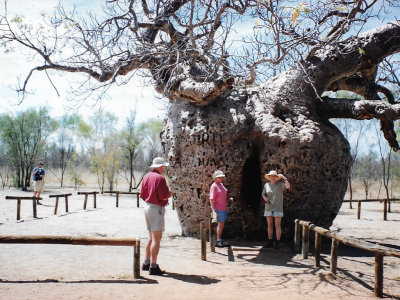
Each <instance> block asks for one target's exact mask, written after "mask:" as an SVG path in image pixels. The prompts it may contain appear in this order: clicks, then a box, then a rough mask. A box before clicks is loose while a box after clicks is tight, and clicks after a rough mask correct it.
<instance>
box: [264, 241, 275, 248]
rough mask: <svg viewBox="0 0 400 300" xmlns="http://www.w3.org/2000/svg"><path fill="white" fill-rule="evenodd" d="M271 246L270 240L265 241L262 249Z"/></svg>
mask: <svg viewBox="0 0 400 300" xmlns="http://www.w3.org/2000/svg"><path fill="white" fill-rule="evenodd" d="M272 246H273V244H272V240H267V242H266V243H265V245H264V248H271V247H272Z"/></svg>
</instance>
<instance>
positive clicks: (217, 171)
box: [213, 170, 225, 179]
mask: <svg viewBox="0 0 400 300" xmlns="http://www.w3.org/2000/svg"><path fill="white" fill-rule="evenodd" d="M218 177H225V174H224V172H222V171H221V170H216V171H215V172H214V174H213V178H214V179H215V178H218Z"/></svg>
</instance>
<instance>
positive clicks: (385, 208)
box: [383, 199, 387, 221]
mask: <svg viewBox="0 0 400 300" xmlns="http://www.w3.org/2000/svg"><path fill="white" fill-rule="evenodd" d="M386 220H387V199H384V200H383V221H386Z"/></svg>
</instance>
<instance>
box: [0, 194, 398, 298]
mask: <svg viewBox="0 0 400 300" xmlns="http://www.w3.org/2000/svg"><path fill="white" fill-rule="evenodd" d="M50 192H51V191H48V192H47V193H46V194H47V195H48V194H49V193H50ZM63 192H66V191H63ZM72 192H73V194H74V196H73V197H72V198H71V201H70V205H69V206H70V207H69V210H70V213H65V212H64V211H65V210H64V206H63V203H60V206H59V214H58V215H57V216H55V215H53V211H54V200H53V199H49V198H48V197H47V196H46V195H45V200H44V201H43V203H44V204H45V205H44V206H39V207H38V209H39V210H38V216H39V219H33V218H32V205H31V202H26V203H24V204H23V207H22V219H23V220H22V221H19V222H17V221H16V220H15V218H16V203H15V202H14V201H6V200H4V195H5V194H7V195H11V194H21V192H18V191H6V192H2V193H1V194H0V234H43V235H45V234H49V235H53V234H54V235H74V236H76V235H91V236H110V237H132V236H133V237H136V235H138V236H139V237H141V238H142V249H141V251H142V253H143V251H144V249H143V244H144V243H145V242H146V239H147V232H146V230H145V226H144V224H145V222H144V217H143V211H142V208H136V199H135V198H129V197H128V196H123V197H121V200H120V207H119V208H116V207H115V200H114V197H110V196H99V199H98V208H97V209H93V204H92V202H91V201H89V205H88V207H89V209H88V210H87V211H84V210H83V209H82V206H83V196H77V195H76V192H75V191H72ZM347 206H348V204H345V205H344V206H343V209H342V210H341V213H340V215H339V216H338V218H337V219H336V220H335V223H334V226H333V227H334V228H336V229H337V230H340V231H341V233H343V234H346V235H349V236H358V237H361V238H364V239H369V240H375V241H378V242H381V243H385V244H391V245H394V246H396V247H399V248H400V241H399V238H398V237H399V233H400V205H399V204H396V205H392V211H393V213H391V214H390V215H389V221H387V222H383V221H381V213H380V204H368V205H363V209H364V213H363V214H362V220H356V218H355V209H353V210H349V209H347V208H345V207H347ZM166 217H167V220H166V222H167V228H166V232H165V235H164V238H163V241H162V249H161V252H160V257H159V263H160V265H161V267H162V268H165V269H166V270H167V274H166V275H164V276H162V277H160V276H150V275H148V273H147V272H142V276H143V277H142V278H141V279H138V280H136V279H134V278H133V275H132V261H133V251H132V249H131V248H130V247H104V246H90V247H88V246H69V245H29V244H26V245H13V244H10V245H5V244H0V280H1V281H0V299H7V300H10V299H156V298H161V299H210V298H214V299H265V298H269V297H272V298H271V299H274V298H278V297H279V299H321V298H324V299H374V296H373V284H374V257H373V256H371V255H368V253H357V252H356V251H351V250H349V249H347V248H341V249H340V250H341V252H342V253H341V256H340V259H339V262H338V267H339V273H338V275H337V276H333V275H331V274H330V273H329V272H328V270H329V265H328V262H329V255H328V254H324V256H323V258H324V259H323V261H322V265H323V268H321V269H318V270H316V269H313V268H312V265H313V261H312V257H310V258H309V259H307V260H302V259H301V258H300V256H299V255H296V254H295V253H293V252H292V251H291V250H290V249H289V248H288V247H283V248H282V249H279V250H274V249H267V250H265V249H264V250H263V249H262V247H261V244H262V243H249V242H233V260H234V261H229V259H228V258H231V259H232V257H229V255H228V251H227V249H226V248H223V249H217V252H216V253H211V252H208V253H207V261H202V260H200V242H199V240H197V239H194V238H184V237H181V236H180V233H181V230H180V227H179V223H178V220H177V218H176V213H175V211H172V210H171V208H170V207H169V208H168V209H167V215H166ZM328 251H329V249H328ZM384 272H385V273H384V274H385V281H384V292H385V294H386V296H387V297H391V298H394V299H400V260H399V259H395V258H385V270H384Z"/></svg>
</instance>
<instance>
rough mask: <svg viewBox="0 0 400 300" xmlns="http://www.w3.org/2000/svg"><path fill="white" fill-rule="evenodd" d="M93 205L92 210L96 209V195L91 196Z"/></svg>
mask: <svg viewBox="0 0 400 300" xmlns="http://www.w3.org/2000/svg"><path fill="white" fill-rule="evenodd" d="M93 204H94V208H97V205H96V193H94V194H93Z"/></svg>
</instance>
